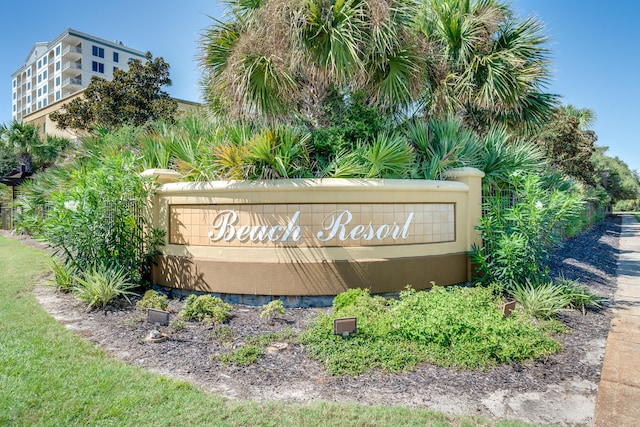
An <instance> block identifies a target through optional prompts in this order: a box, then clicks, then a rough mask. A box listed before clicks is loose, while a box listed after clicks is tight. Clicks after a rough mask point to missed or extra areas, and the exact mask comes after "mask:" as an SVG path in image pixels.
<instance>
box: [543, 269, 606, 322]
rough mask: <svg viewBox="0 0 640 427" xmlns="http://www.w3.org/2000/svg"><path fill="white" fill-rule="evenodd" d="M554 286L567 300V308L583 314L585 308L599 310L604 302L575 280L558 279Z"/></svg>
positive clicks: (604, 299) (602, 298) (603, 299)
mask: <svg viewBox="0 0 640 427" xmlns="http://www.w3.org/2000/svg"><path fill="white" fill-rule="evenodd" d="M555 284H556V286H557V287H558V288H559V289H560V290H561V291H562V293H563V294H564V295H565V296H566V297H567V299H568V300H569V303H568V304H567V306H568V307H570V308H575V309H578V310H581V311H582V313H583V314H584V313H585V312H586V310H587V308H599V307H601V304H602V303H603V302H604V301H606V298H604V297H601V296H599V295H597V294H595V293H593V292H591V291H590V290H589V288H587V287H586V286H585V285H582V284H580V283H579V282H578V281H576V280H568V279H565V278H564V277H560V278H558V279H557V280H556V281H555Z"/></svg>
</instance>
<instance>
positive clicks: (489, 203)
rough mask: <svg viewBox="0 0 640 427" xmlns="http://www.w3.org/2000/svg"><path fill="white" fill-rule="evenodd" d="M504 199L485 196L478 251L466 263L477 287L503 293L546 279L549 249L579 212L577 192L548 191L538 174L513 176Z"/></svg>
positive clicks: (579, 203)
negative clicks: (486, 286) (496, 287)
mask: <svg viewBox="0 0 640 427" xmlns="http://www.w3.org/2000/svg"><path fill="white" fill-rule="evenodd" d="M511 178H512V183H511V185H512V188H511V190H510V191H508V192H507V194H506V195H505V194H502V193H501V192H499V191H498V192H496V193H495V194H493V195H487V196H486V197H485V203H484V205H483V207H484V210H485V213H484V215H483V216H482V217H481V218H480V226H479V227H478V230H479V231H480V234H481V237H482V241H483V246H482V247H474V250H473V252H472V253H471V259H472V262H473V264H474V265H475V267H476V272H477V277H476V279H477V280H478V281H479V282H482V283H485V284H488V283H499V284H501V285H503V286H504V287H505V288H506V289H507V290H509V289H510V288H511V287H513V286H514V285H516V284H523V283H526V282H527V281H531V282H533V283H544V282H546V281H548V280H549V278H548V272H549V269H548V261H549V253H550V250H551V248H552V247H553V246H554V245H556V244H557V243H558V242H559V239H560V237H561V235H560V230H561V228H562V225H563V224H564V223H565V222H567V221H569V220H571V219H572V218H574V217H576V216H577V215H578V214H579V212H580V209H581V207H582V199H581V197H580V195H579V193H577V192H575V191H571V189H568V190H565V191H563V189H559V188H554V189H550V188H551V187H549V186H547V185H546V184H545V183H543V181H542V178H541V177H540V176H537V175H533V174H527V175H524V176H521V175H519V174H517V173H514V174H513V175H512V177H511Z"/></svg>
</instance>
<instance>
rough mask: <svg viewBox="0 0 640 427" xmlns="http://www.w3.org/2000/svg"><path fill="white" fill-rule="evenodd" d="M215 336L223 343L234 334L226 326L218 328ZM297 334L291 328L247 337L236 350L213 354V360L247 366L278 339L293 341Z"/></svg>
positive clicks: (225, 363) (254, 361)
mask: <svg viewBox="0 0 640 427" xmlns="http://www.w3.org/2000/svg"><path fill="white" fill-rule="evenodd" d="M212 335H213V337H214V338H215V339H217V340H218V341H222V342H223V343H225V342H226V343H228V342H229V341H231V339H232V338H233V336H234V334H233V331H232V330H231V329H229V328H228V327H225V326H220V327H218V328H216V329H215V330H214V331H213V333H212ZM294 336H295V334H294V332H293V331H292V330H291V329H286V330H284V331H281V332H275V333H272V334H263V335H256V336H253V337H249V338H247V340H246V342H245V343H244V344H243V345H241V346H240V347H238V348H237V349H236V350H234V351H232V352H229V353H222V354H214V355H212V356H211V358H212V359H213V360H218V361H220V362H221V363H222V364H223V365H228V364H230V363H233V364H234V365H238V366H247V365H251V364H252V363H256V362H257V361H258V360H260V358H261V357H262V355H263V354H264V348H265V347H266V346H268V345H270V344H272V343H274V342H276V341H291V340H292V339H293V338H294Z"/></svg>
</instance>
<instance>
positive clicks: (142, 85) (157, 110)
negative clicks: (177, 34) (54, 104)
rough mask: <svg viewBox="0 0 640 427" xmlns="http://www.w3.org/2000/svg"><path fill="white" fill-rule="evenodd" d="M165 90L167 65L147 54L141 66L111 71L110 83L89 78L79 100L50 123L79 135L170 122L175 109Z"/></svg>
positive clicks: (137, 62) (168, 83)
mask: <svg viewBox="0 0 640 427" xmlns="http://www.w3.org/2000/svg"><path fill="white" fill-rule="evenodd" d="M165 86H171V79H170V78H169V64H168V63H167V62H165V61H164V59H162V58H161V57H156V58H153V57H152V55H151V53H150V52H147V54H146V60H145V62H142V61H141V60H139V59H132V60H130V61H129V69H128V70H127V71H124V70H120V69H118V70H115V71H114V73H113V79H112V80H110V81H108V80H106V79H104V78H102V77H96V76H94V77H92V79H91V83H90V84H89V86H87V88H86V89H85V91H84V95H83V97H81V98H75V99H73V100H72V101H71V102H69V103H68V104H67V105H65V107H64V108H63V110H62V111H59V112H54V113H52V114H51V119H52V120H54V121H56V122H57V123H58V127H60V128H61V129H74V130H80V131H88V130H92V129H95V128H107V129H115V128H118V127H121V126H123V125H130V126H140V125H144V124H147V123H149V122H151V121H154V120H167V119H168V120H171V119H173V117H174V115H175V113H176V111H177V108H178V105H177V103H176V101H175V100H173V99H171V97H170V96H169V94H168V93H167V92H165V91H164V90H163V87H165Z"/></svg>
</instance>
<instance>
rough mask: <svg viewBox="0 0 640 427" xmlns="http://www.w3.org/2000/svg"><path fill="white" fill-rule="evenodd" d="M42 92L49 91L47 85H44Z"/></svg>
mask: <svg viewBox="0 0 640 427" xmlns="http://www.w3.org/2000/svg"><path fill="white" fill-rule="evenodd" d="M42 93H43V94H45V93H47V85H44V86H42Z"/></svg>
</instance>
